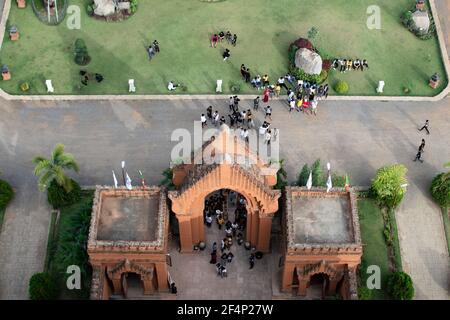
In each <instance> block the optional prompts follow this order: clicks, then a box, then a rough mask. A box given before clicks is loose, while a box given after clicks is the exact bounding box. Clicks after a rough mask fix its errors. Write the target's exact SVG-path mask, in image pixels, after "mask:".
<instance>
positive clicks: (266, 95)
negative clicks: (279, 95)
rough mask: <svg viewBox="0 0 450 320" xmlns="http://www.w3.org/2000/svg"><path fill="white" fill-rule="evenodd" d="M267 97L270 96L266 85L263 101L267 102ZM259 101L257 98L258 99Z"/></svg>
mask: <svg viewBox="0 0 450 320" xmlns="http://www.w3.org/2000/svg"><path fill="white" fill-rule="evenodd" d="M269 98H270V88H269V87H266V88H265V89H264V91H263V102H264V103H267V102H269ZM258 101H259V100H258Z"/></svg>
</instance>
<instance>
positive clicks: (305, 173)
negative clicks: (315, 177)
mask: <svg viewBox="0 0 450 320" xmlns="http://www.w3.org/2000/svg"><path fill="white" fill-rule="evenodd" d="M310 171H311V170H310V169H309V166H308V164H307V163H306V164H305V165H304V166H303V168H302V171H300V173H299V174H298V178H297V185H298V186H300V187H302V186H306V183H307V182H308V178H309V173H310Z"/></svg>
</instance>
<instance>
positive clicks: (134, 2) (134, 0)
mask: <svg viewBox="0 0 450 320" xmlns="http://www.w3.org/2000/svg"><path fill="white" fill-rule="evenodd" d="M137 8H138V2H137V0H131V1H130V12H131V13H135V12H136V11H137Z"/></svg>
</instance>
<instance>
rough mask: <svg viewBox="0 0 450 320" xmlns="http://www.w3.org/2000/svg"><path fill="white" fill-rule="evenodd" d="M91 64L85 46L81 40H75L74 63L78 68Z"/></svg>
mask: <svg viewBox="0 0 450 320" xmlns="http://www.w3.org/2000/svg"><path fill="white" fill-rule="evenodd" d="M89 62H91V57H90V56H89V53H88V50H87V47H86V44H85V43H84V40H83V39H77V40H75V63H76V64H78V65H80V66H85V65H87V64H88V63H89Z"/></svg>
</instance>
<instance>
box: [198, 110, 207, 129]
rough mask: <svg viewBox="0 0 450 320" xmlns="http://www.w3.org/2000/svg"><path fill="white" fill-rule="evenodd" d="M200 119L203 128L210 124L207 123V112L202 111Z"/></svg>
mask: <svg viewBox="0 0 450 320" xmlns="http://www.w3.org/2000/svg"><path fill="white" fill-rule="evenodd" d="M200 121H201V122H202V128H204V127H206V126H207V125H208V124H207V123H206V117H205V114H204V113H202V115H201V117H200Z"/></svg>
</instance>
